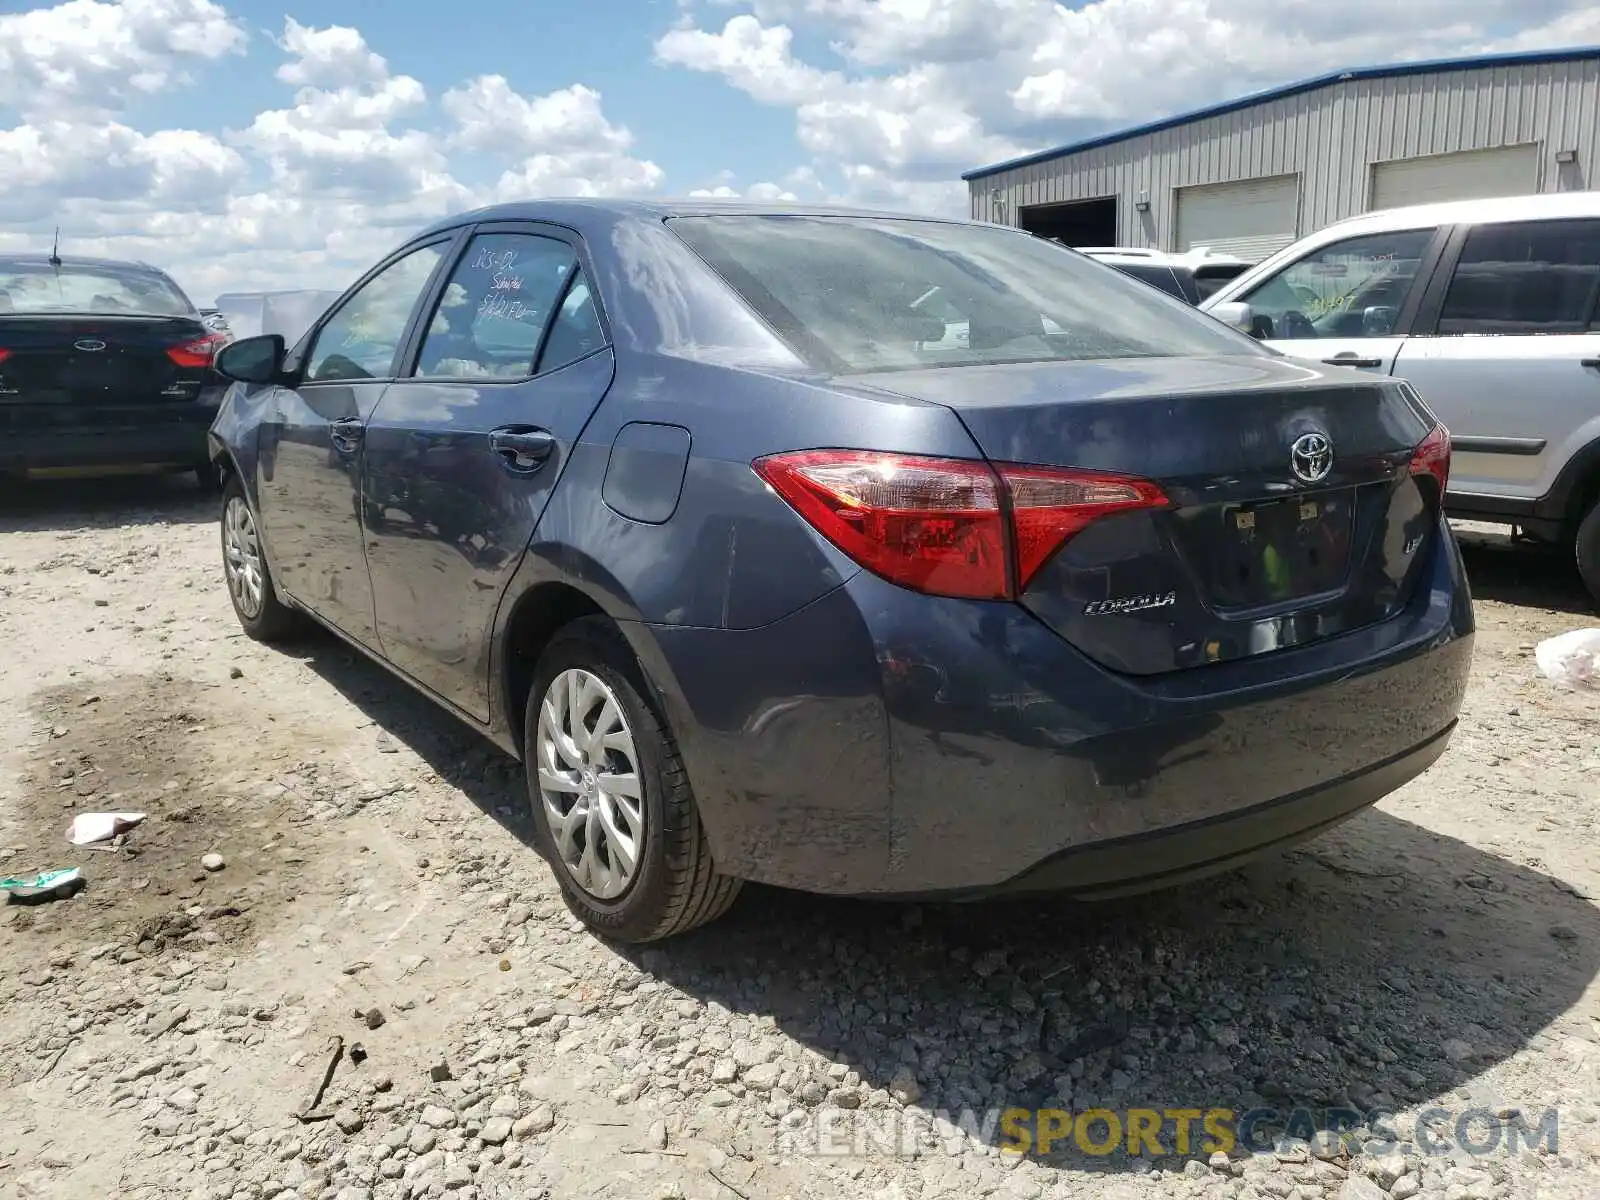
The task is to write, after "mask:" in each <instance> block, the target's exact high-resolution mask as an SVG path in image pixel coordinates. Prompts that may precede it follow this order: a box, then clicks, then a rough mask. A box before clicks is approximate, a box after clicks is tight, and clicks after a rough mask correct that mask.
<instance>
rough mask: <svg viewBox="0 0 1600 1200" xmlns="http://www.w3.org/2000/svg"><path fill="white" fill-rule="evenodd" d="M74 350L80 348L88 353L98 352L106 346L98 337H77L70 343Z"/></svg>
mask: <svg viewBox="0 0 1600 1200" xmlns="http://www.w3.org/2000/svg"><path fill="white" fill-rule="evenodd" d="M72 348H73V349H74V350H82V351H84V352H85V353H88V354H98V353H99V352H100V351H102V350H104V349H105V348H106V344H105V343H104V342H102V341H101V340H100V339H99V338H79V339H78V340H77V341H75V342H73V343H72Z"/></svg>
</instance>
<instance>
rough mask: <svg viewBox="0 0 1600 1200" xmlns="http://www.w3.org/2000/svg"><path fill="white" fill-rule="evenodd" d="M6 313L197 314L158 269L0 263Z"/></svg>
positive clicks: (0, 303) (0, 307)
mask: <svg viewBox="0 0 1600 1200" xmlns="http://www.w3.org/2000/svg"><path fill="white" fill-rule="evenodd" d="M8 313H26V314H30V315H32V314H41V315H42V314H48V313H63V314H69V313H70V314H73V315H79V314H87V315H93V316H111V315H115V314H127V315H129V316H155V317H192V316H195V315H196V313H195V308H194V305H193V304H191V303H190V302H189V298H188V297H187V296H185V295H184V294H183V292H182V291H181V290H179V288H178V285H177V284H175V283H173V282H172V280H170V279H168V278H167V277H166V276H165V275H162V274H161V273H160V272H158V271H150V270H139V269H137V268H133V267H127V268H124V267H119V266H117V265H115V264H94V265H88V264H84V265H81V266H80V265H77V264H74V263H71V262H67V263H63V264H62V265H61V266H59V267H53V266H51V265H50V264H49V263H48V262H37V263H36V262H28V263H16V262H11V263H0V315H5V314H8Z"/></svg>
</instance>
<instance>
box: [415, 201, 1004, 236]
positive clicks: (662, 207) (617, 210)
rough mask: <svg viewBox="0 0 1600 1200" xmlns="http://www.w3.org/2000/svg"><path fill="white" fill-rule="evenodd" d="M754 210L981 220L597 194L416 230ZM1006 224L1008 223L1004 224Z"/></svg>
mask: <svg viewBox="0 0 1600 1200" xmlns="http://www.w3.org/2000/svg"><path fill="white" fill-rule="evenodd" d="M699 216H759V217H769V216H770V217H776V216H791V217H855V218H858V219H863V218H865V219H873V220H894V221H933V222H938V223H941V224H946V225H975V224H983V222H977V221H972V220H969V219H968V218H965V217H941V216H931V215H928V214H925V213H907V212H893V211H889V210H886V209H872V208H850V207H845V206H843V205H832V204H778V203H757V202H753V201H737V200H713V199H697V198H695V197H689V198H686V199H682V200H670V199H663V200H620V199H611V198H602V197H592V198H591V197H574V198H570V199H567V198H550V199H543V200H517V201H512V202H510V203H507V204H494V205H490V206H488V207H487V208H478V209H473V210H472V211H471V212H464V213H458V214H456V215H454V216H451V217H447V218H446V219H444V220H442V221H438V222H436V223H435V224H433V225H431V226H429V227H428V228H427V229H426V230H423V231H422V232H421V233H420V234H419V235H418V236H426V235H428V234H432V233H437V232H439V231H441V230H445V229H456V228H459V227H460V226H462V225H472V224H476V223H478V222H480V221H548V222H551V223H552V224H557V225H572V226H575V227H579V228H580V229H581V227H582V226H583V225H585V224H589V223H593V222H596V221H599V222H601V223H605V224H614V223H616V222H617V221H619V220H626V219H629V218H631V219H634V220H645V221H663V220H666V219H667V218H669V217H699ZM1003 228H1009V227H1003Z"/></svg>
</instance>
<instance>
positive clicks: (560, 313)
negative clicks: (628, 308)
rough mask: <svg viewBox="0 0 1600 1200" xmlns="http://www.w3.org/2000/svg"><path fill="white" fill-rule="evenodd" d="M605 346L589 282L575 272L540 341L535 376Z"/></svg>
mask: <svg viewBox="0 0 1600 1200" xmlns="http://www.w3.org/2000/svg"><path fill="white" fill-rule="evenodd" d="M605 344H606V339H605V334H604V333H602V332H601V329H600V312H599V310H598V309H597V308H596V307H595V303H594V293H593V292H591V291H590V290H589V281H588V280H587V279H586V278H584V274H583V272H582V271H581V270H580V271H578V272H577V273H576V274H575V275H574V276H573V278H572V282H571V283H570V284H568V285H567V296H566V299H564V300H563V301H562V302H561V307H560V308H559V309H557V310H556V317H555V320H554V321H552V322H551V323H550V332H549V334H547V335H546V336H545V339H544V352H543V353H542V354H540V355H539V373H540V374H541V375H543V374H544V373H545V372H546V371H554V370H556V369H557V368H558V367H564V366H566V365H567V364H568V363H575V362H577V361H578V360H579V359H580V358H585V357H587V356H588V355H590V354H593V353H594V352H595V351H596V350H598V349H600V347H601V346H604V345H605Z"/></svg>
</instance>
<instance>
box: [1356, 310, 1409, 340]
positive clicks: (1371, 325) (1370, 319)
mask: <svg viewBox="0 0 1600 1200" xmlns="http://www.w3.org/2000/svg"><path fill="white" fill-rule="evenodd" d="M1399 315H1400V310H1399V309H1397V308H1394V307H1392V306H1391V305H1386V304H1375V305H1372V306H1370V307H1368V308H1365V309H1363V310H1362V311H1361V332H1362V333H1364V334H1366V335H1367V336H1368V337H1386V336H1388V335H1389V334H1391V333H1393V332H1394V323H1395V319H1396V318H1397V317H1398V316H1399Z"/></svg>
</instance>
